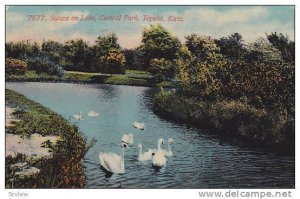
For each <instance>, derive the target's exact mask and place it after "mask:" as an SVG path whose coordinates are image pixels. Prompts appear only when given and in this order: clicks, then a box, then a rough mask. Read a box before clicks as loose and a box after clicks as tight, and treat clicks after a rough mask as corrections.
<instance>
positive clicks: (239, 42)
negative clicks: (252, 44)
mask: <svg viewBox="0 0 300 199" xmlns="http://www.w3.org/2000/svg"><path fill="white" fill-rule="evenodd" d="M216 43H217V44H218V46H219V47H220V52H221V54H222V55H224V56H225V57H226V58H228V59H230V60H232V61H237V60H241V59H242V57H243V55H244V54H245V53H246V48H245V46H244V44H243V39H242V35H240V34H239V33H234V34H232V35H230V36H228V37H222V38H221V39H220V40H216Z"/></svg>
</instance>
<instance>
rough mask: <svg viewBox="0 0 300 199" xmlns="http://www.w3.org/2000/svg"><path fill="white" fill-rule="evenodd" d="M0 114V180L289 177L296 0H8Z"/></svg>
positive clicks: (196, 182)
mask: <svg viewBox="0 0 300 199" xmlns="http://www.w3.org/2000/svg"><path fill="white" fill-rule="evenodd" d="M5 117H6V119H5V188H6V189H17V188H30V189H40V188H48V189H52V188H53V189H55V188H64V189H71V188H75V189H78V188H84V189H92V188H93V189H111V188H117V189H120V188H124V189H232V188H234V189H246V188H253V189H267V188H270V189H277V188H280V189H294V188H295V6H293V5H277V6H271V5H268V6H256V5H248V6H242V5H230V6H221V5H214V6H201V5H194V6H192V5H190V6H187V5H186V6H183V5H177V6H175V5H173V6H172V5H165V6H162V5H152V6H150V5H148V6H145V5H144V6H142V5H135V6H126V5H111V6H104V5H5ZM205 193H206V192H205ZM205 193H204V192H203V194H205ZM199 194H200V193H199ZM206 194H207V193H206ZM237 194H238V193H237ZM280 194H289V193H288V192H284V191H282V192H280ZM240 196H241V195H240ZM250 196H251V195H249V197H250ZM200 197H206V195H203V196H200ZM207 197H209V196H207ZM241 197H243V196H241ZM245 197H247V195H245ZM276 197H277V196H276ZM279 197H285V196H284V195H280V196H278V198H279Z"/></svg>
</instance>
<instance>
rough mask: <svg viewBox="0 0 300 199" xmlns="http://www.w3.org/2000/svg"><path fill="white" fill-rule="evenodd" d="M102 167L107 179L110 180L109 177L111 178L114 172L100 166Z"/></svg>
mask: <svg viewBox="0 0 300 199" xmlns="http://www.w3.org/2000/svg"><path fill="white" fill-rule="evenodd" d="M100 169H101V170H102V171H103V172H104V174H105V180H108V178H110V177H111V176H112V175H113V173H112V172H110V171H107V170H106V169H105V168H104V167H103V166H100Z"/></svg>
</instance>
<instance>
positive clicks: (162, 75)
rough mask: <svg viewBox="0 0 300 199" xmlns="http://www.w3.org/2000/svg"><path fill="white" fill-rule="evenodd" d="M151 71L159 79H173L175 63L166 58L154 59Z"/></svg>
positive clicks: (151, 62)
mask: <svg viewBox="0 0 300 199" xmlns="http://www.w3.org/2000/svg"><path fill="white" fill-rule="evenodd" d="M149 72H150V73H151V74H152V75H153V76H154V77H155V78H156V79H158V80H163V79H171V78H173V77H174V76H175V72H176V71H175V67H174V63H173V62H172V61H170V60H166V59H164V58H160V59H152V60H151V61H150V67H149Z"/></svg>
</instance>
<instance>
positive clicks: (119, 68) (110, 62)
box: [100, 48, 126, 74]
mask: <svg viewBox="0 0 300 199" xmlns="http://www.w3.org/2000/svg"><path fill="white" fill-rule="evenodd" d="M125 62H126V60H125V56H124V55H123V53H122V52H121V50H119V49H114V48H112V49H109V51H108V52H107V53H106V54H105V55H103V56H101V57H100V64H101V66H102V70H101V72H103V73H109V74H125V72H126V70H125V66H124V65H125Z"/></svg>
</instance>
